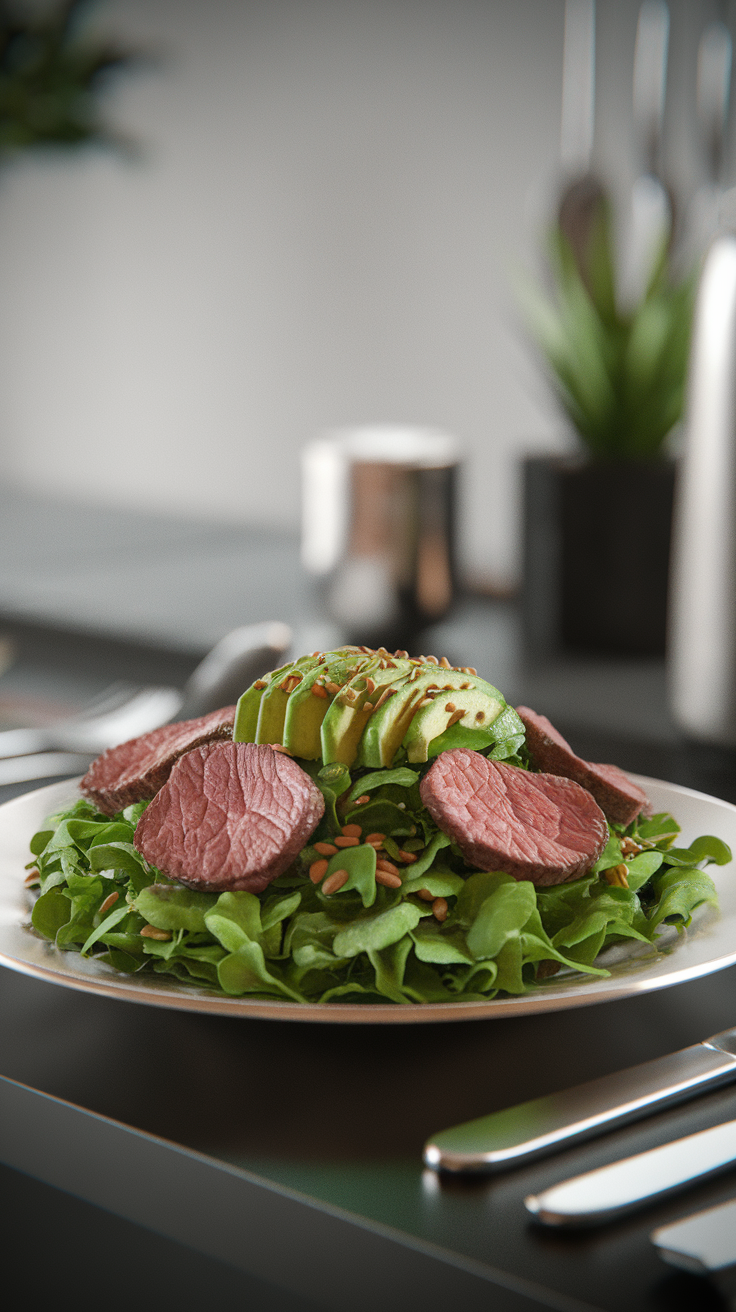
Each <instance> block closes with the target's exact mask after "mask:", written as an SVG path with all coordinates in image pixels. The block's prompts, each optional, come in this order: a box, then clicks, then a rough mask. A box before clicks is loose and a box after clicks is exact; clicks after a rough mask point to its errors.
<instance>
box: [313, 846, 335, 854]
mask: <svg viewBox="0 0 736 1312" xmlns="http://www.w3.org/2000/svg"><path fill="white" fill-rule="evenodd" d="M314 850H315V852H319V854H320V856H334V855H335V853H336V851H337V848H336V847H333V846H332V843H315V845H314Z"/></svg>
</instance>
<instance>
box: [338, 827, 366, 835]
mask: <svg viewBox="0 0 736 1312" xmlns="http://www.w3.org/2000/svg"><path fill="white" fill-rule="evenodd" d="M342 832H343V835H344V836H345V838H360V835H361V834H362V832H363V830H362V829H361V827H360V825H343V827H342Z"/></svg>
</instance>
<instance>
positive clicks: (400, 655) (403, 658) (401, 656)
mask: <svg viewBox="0 0 736 1312" xmlns="http://www.w3.org/2000/svg"><path fill="white" fill-rule="evenodd" d="M394 656H398V658H399V660H400V661H408V659H409V653H408V651H395V652H394Z"/></svg>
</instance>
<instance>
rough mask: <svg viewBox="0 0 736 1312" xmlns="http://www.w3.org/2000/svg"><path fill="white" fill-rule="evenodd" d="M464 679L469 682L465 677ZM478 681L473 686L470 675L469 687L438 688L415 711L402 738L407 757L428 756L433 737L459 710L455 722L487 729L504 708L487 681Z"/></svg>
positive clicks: (445, 726) (467, 727) (469, 727)
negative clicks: (441, 689)
mask: <svg viewBox="0 0 736 1312" xmlns="http://www.w3.org/2000/svg"><path fill="white" fill-rule="evenodd" d="M447 682H449V680H447ZM463 682H468V680H467V678H466V679H465V680H463ZM477 683H479V684H480V685H481V686H480V687H478V686H473V685H475V684H476V680H475V679H473V680H472V681H471V687H470V688H465V689H461V688H460V687H458V688H457V689H456V690H455V691H452V692H450V691H447V692H445V691H440V692H438V693H437V694H436V696H435V698H434V701H432V702H430V703H429V705H427V706H423V707H422V708H421V709H420V710H417V711H416V713H415V714H414V716H413V717H412V720H411V723H410V725H409V728H408V730H407V732H406V734H405V736H404V738H403V746H404V747H405V748H406V754H407V756H408V758H409V760H410V761H412V762H417V761H426V760H428V757H429V744H430V743H431V741H432V739H433V738H437V737H439V735H440V734H441V733H444V732H445V730H446V729H447V727H448V725H449V723H450V720H452V718H453V716H458V712H459V711H461V710H462V711H464V715H462V716H461V717H460V716H458V718H457V719H455V721H454V723H455V724H461V725H462V726H463V728H464V729H487V728H488V726H489V725H491V724H493V722H494V720H497V719H498V717H499V715H500V714H501V712H502V711H504V710H505V709H506V702H505V700H504V698H503V697H502V696H501V694H500V692H498V691H497V690H496V689H495V688H492V687H491V685H490V684H485V685H483V682H482V681H481V680H477Z"/></svg>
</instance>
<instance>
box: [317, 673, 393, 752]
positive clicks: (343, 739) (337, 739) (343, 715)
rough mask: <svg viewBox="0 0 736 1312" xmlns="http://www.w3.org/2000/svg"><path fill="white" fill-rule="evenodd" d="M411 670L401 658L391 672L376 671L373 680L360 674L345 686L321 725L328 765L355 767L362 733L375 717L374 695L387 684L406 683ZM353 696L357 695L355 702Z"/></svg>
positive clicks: (323, 749)
mask: <svg viewBox="0 0 736 1312" xmlns="http://www.w3.org/2000/svg"><path fill="white" fill-rule="evenodd" d="M410 669H411V666H410V665H409V662H408V661H405V660H402V659H400V658H399V659H396V660H395V661H394V662H393V664H392V665H391V666H389V668H388V669H385V670H381V669H374V670H372V671H371V673H370V676H368V675H367V674H366V673H360V674H358V675H356V677H355V678H354V679H351V680H350V682H349V683H347V684H346V685H345V688H344V689H343V690H342V693H341V695H340V696H338V697H336V698H335V700H334V701H333V702H332V704H331V705H330V708H329V710H328V712H327V714H326V715H325V717H324V719H323V721H322V728H321V734H320V736H321V742H322V759H323V760H324V763H325V765H327V764H328V763H329V762H331V761H342V763H343V764H344V765H348V766H349V765H352V764H353V762H354V761H355V758H356V755H357V753H358V748H359V746H360V741H361V738H362V736H363V732H364V730H365V727H366V725H367V724H368V723H369V721H370V718H371V716H372V714H373V706H374V704H375V701H376V697H375V696H374V693H375V692H377V690H378V689H380V688H385V687H386V685H388V684H392V683H395V682H397V681H399V680H403V679H405V678H406V675H407V672H408V671H409V670H410ZM368 677H370V679H371V682H372V684H373V687H372V688H369V687H368V686H367V683H366V680H367V678H368ZM351 693H354V694H355V696H354V697H353V698H352V699H351V698H350V694H351Z"/></svg>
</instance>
